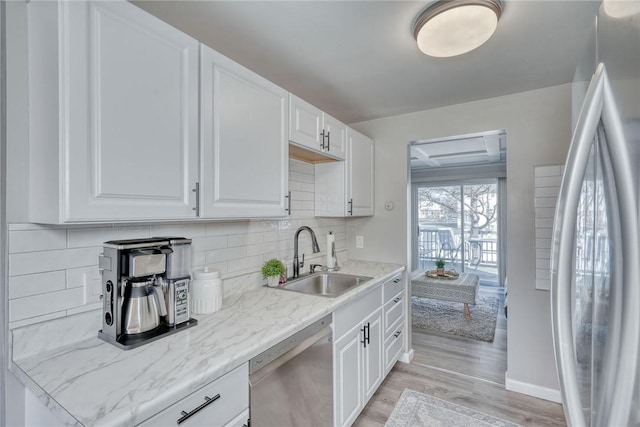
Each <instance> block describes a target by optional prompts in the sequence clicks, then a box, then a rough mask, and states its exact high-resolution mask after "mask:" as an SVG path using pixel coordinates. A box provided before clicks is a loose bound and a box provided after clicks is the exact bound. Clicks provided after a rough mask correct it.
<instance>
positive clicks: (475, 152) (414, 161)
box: [411, 130, 507, 169]
mask: <svg viewBox="0 0 640 427" xmlns="http://www.w3.org/2000/svg"><path fill="white" fill-rule="evenodd" d="M413 144H414V145H412V147H411V169H419V168H438V167H447V166H467V165H478V164H485V163H501V162H504V161H506V159H507V144H506V134H505V132H504V131H503V130H502V131H493V132H486V133H482V134H474V135H462V136H458V137H452V138H446V139H437V140H425V141H416V142H414V143H413Z"/></svg>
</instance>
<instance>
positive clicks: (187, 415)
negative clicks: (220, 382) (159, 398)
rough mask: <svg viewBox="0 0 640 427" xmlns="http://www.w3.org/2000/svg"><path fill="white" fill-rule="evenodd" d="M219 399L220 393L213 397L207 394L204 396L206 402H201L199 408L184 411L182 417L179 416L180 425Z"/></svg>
mask: <svg viewBox="0 0 640 427" xmlns="http://www.w3.org/2000/svg"><path fill="white" fill-rule="evenodd" d="M218 399H220V393H218V394H216V395H215V396H213V397H209V396H205V397H204V403H203V404H201V405H200V406H198V407H197V408H195V409H193V410H192V411H191V412H185V411H182V416H181V417H180V418H178V421H177V423H178V425H180V424H182V423H183V422H185V421H187V420H188V419H189V418H191V417H192V416H194V415H195V414H197V413H198V412H200V411H202V410H203V409H204V408H206V407H207V406H209V405H211V404H212V403H213V402H215V401H216V400H218Z"/></svg>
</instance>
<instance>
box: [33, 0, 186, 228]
mask: <svg viewBox="0 0 640 427" xmlns="http://www.w3.org/2000/svg"><path fill="white" fill-rule="evenodd" d="M28 13H29V62H30V64H29V85H30V87H29V91H30V94H29V104H30V106H29V109H30V117H29V119H30V159H29V161H30V183H29V188H30V194H29V202H30V203H29V212H30V214H29V215H30V217H29V220H30V221H32V222H47V223H62V222H83V221H88V222H93V221H113V220H116V221H122V220H142V219H144V220H153V219H178V218H194V217H195V215H196V212H195V207H196V197H195V192H194V191H193V189H194V187H195V184H196V181H197V172H198V148H197V147H198V42H197V41H196V40H194V39H193V38H191V37H189V36H187V35H186V34H184V33H182V32H181V31H179V30H177V29H175V28H173V27H171V26H170V25H168V24H166V23H164V22H162V21H160V20H159V19H157V18H155V17H153V16H152V15H149V14H148V13H146V12H144V11H142V10H140V9H139V8H137V7H136V6H134V5H132V4H131V3H129V2H126V1H115V2H102V1H101V2H41V1H32V2H30V3H29V4H28Z"/></svg>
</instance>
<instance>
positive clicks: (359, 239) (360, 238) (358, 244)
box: [356, 236, 364, 249]
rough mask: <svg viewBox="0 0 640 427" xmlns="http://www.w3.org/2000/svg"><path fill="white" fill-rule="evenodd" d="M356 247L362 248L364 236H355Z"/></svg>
mask: <svg viewBox="0 0 640 427" xmlns="http://www.w3.org/2000/svg"><path fill="white" fill-rule="evenodd" d="M356 248H358V249H362V248H364V236H356Z"/></svg>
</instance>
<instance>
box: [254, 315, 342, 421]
mask: <svg viewBox="0 0 640 427" xmlns="http://www.w3.org/2000/svg"><path fill="white" fill-rule="evenodd" d="M332 338H333V336H332V331H331V315H328V316H326V317H324V318H322V319H320V320H318V321H317V322H315V323H313V324H312V325H310V326H307V327H306V328H304V329H303V330H301V331H299V332H297V333H295V334H294V335H292V336H290V337H289V338H287V339H285V340H284V341H281V342H280V343H278V344H276V345H274V346H273V347H271V348H270V349H269V350H267V351H265V352H263V353H261V354H259V355H258V356H256V357H254V358H253V359H251V360H250V361H249V385H250V390H251V392H250V407H249V411H250V418H251V427H274V426H279V427H286V426H292V427H293V426H331V425H332V424H333V349H332Z"/></svg>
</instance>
